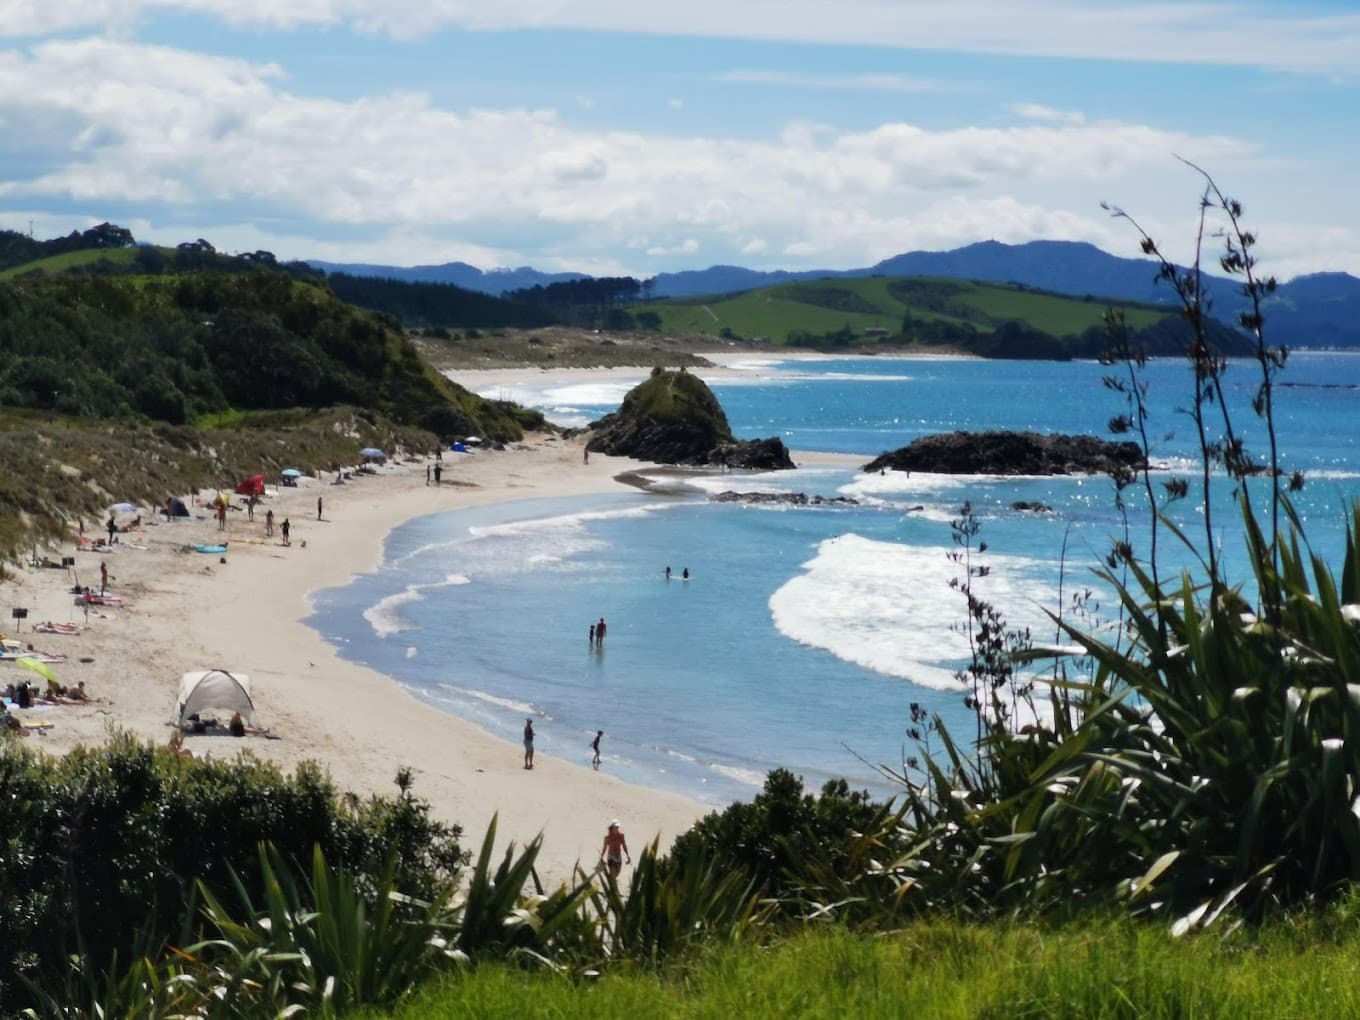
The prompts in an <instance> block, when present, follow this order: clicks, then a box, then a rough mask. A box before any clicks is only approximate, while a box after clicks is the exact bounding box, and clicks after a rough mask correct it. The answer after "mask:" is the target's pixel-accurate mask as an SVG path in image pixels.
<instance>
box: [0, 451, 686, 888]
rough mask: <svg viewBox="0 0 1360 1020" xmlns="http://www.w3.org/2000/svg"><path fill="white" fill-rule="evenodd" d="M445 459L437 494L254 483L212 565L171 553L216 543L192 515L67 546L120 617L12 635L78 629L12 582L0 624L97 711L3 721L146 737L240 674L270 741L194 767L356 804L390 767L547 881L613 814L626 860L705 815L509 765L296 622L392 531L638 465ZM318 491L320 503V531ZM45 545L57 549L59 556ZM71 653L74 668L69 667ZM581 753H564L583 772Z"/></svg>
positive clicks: (557, 770) (600, 782)
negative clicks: (204, 676)
mask: <svg viewBox="0 0 1360 1020" xmlns="http://www.w3.org/2000/svg"><path fill="white" fill-rule="evenodd" d="M444 466H445V469H446V470H445V474H444V481H445V483H446V484H444V485H443V486H441V487H438V488H436V487H427V486H426V484H425V464H424V462H421V463H419V464H415V463H411V464H400V465H392V466H389V467H385V468H382V469H381V470H380V472H379V474H378V475H376V476H359V477H357V478H356V479H354V480H353V481H351V482H349V483H347V484H345V485H341V486H335V485H330V484H326V483H324V482H318V481H316V480H313V479H303V480H302V481H301V484H300V485H299V487H298V488H296V489H294V488H280V489H278V490H277V491H274V490H272V489H271V490H270V494H269V497H268V498H267V499H266V500H265V502H264V503H263V504H262V505H261V506H260V507H259V508H258V509H257V511H256V514H255V520H254V522H250V521H247V520H246V514H245V513H244V512H231V513H229V514H228V532H227V535H226V538H227V539H228V540H229V543H230V552H229V553H228V555H227V556H226V560H227V562H226V563H220V562H219V557H218V556H215V555H204V554H199V553H196V552H184V551H182V550H183V548H184V546H186V545H188V544H197V543H201V542H203V543H215V542H217V541H218V540H219V539H220V538H221V537H222V536H221V535H220V533H219V532H218V530H217V523H216V521H214V520H212V519H209V518H208V515H207V511H206V510H205V509H203V508H195V512H196V513H197V514H201V515H203V517H204V519H202V520H199V519H193V520H189V521H179V522H176V523H174V524H165V523H162V524H159V525H156V526H149V527H146V528H145V529H144V530H143V531H142V532H141V533H140V534H136V533H134V534H131V535H123V536H120V540H121V541H122V542H124V543H136V544H141V545H144V546H145V547H146V548H144V549H135V548H128V547H124V548H121V549H119V550H118V551H117V552H115V553H113V554H110V555H104V554H98V553H88V552H81V553H77V554H76V571H77V572H78V577H79V581H80V583H82V584H86V585H94V586H96V587H97V586H98V583H99V562H100V561H101V560H103V561H106V562H107V563H108V564H109V569H110V572H111V573H112V575H113V576H114V578H116V580H115V581H114V582H113V583H112V585H111V588H112V591H113V592H115V593H117V594H119V595H122V596H124V597H125V599H126V602H125V604H124V607H123V608H121V609H101V610H99V611H97V612H96V611H91V613H90V616H89V623H88V626H87V627H85V629H84V631H83V633H81V634H80V635H79V636H74V637H71V636H63V635H44V634H33V633H31V631H32V625H33V624H34V623H36V622H37V621H40V620H52V621H55V622H59V623H67V622H70V623H77V624H81V625H82V626H84V625H85V617H84V612H83V611H82V610H81V609H79V608H77V607H75V605H74V600H73V597H72V595H71V594H70V592H69V588H70V586H71V584H72V580H73V579H72V577H71V576H70V574H69V572H68V571H66V570H54V569H35V570H29V571H26V572H23V573H21V574H20V576H19V580H18V585H17V591H16V590H15V587H14V586H13V585H9V586H6V588H5V589H4V594H5V596H6V601H7V602H8V604H9V605H10V606H26V607H27V608H28V609H29V618H28V620H27V621H26V625H25V626H24V628H23V631H22V632H20V633H19V634H17V635H16V634H12V633H9V632H10V630H12V628H7V631H6V632H7V634H9V636H11V637H15V636H17V637H19V638H21V639H23V640H25V641H31V642H33V643H34V644H35V645H36V646H37V648H38V649H39V650H44V651H51V652H60V653H64V654H66V655H67V656H68V661H67V662H66V663H63V664H59V665H55V666H53V667H52V668H53V669H54V671H55V672H56V674H57V678H58V680H59V681H60V682H62V683H64V684H70V685H74V684H75V683H76V682H77V681H78V680H84V681H85V682H86V686H87V688H88V689H89V691H90V692H91V693H92V694H93V695H94V696H95V697H96V698H98V699H99V700H98V701H97V702H96V703H94V704H90V705H59V706H56V707H52V708H45V709H41V710H34V711H32V712H24V713H21V714H22V716H23V717H24V718H25V719H27V720H29V721H34V722H39V721H41V722H50V723H51V724H52V727H51V729H50V730H48V731H47V732H46V733H45V734H43V735H31V736H29V737H26V738H25V739H26V740H27V741H28V742H29V743H30V744H31V745H33V746H36V747H42V748H45V749H48V750H50V751H53V752H62V751H65V750H67V749H68V748H70V747H72V746H74V745H75V744H76V743H78V742H85V743H90V742H98V741H100V740H102V739H104V737H105V736H106V733H107V732H108V731H109V729H110V728H120V729H126V730H129V731H131V732H132V733H134V734H137V735H139V736H141V737H144V738H145V739H147V740H149V741H153V742H155V743H158V744H159V743H165V742H166V740H167V739H168V737H169V735H170V732H171V727H170V720H171V718H172V716H173V714H174V707H175V701H176V695H177V693H178V686H179V677H180V674H181V673H183V672H186V671H189V670H193V669H205V668H211V667H215V666H220V667H223V668H226V669H229V670H233V671H238V672H242V673H246V674H248V675H249V676H250V677H251V681H252V684H253V687H254V695H255V702H256V709H257V716H256V719H257V724H258V725H260V726H262V727H268V728H269V729H270V730H271V731H272V734H273V735H274V736H275V737H276V738H277V739H269V738H266V737H264V736H247V737H245V738H232V737H227V736H206V735H205V736H190V737H189V738H188V740H187V744H188V746H189V747H190V748H191V749H192V750H193V752H194V753H195V754H196V755H205V754H211V755H212V756H213V757H225V756H230V755H234V754H236V753H238V752H240V751H242V750H249V751H250V752H251V753H253V754H256V755H259V756H261V757H265V758H268V759H270V760H273V761H275V762H277V763H279V764H280V765H282V766H284V767H292V766H294V765H296V764H297V763H299V762H301V761H304V760H307V759H312V760H316V761H319V762H321V763H322V764H323V765H324V766H325V767H326V768H327V769H328V770H329V771H330V774H331V776H332V777H333V779H334V780H335V782H336V784H337V785H338V786H339V787H340V788H342V789H346V790H353V791H356V792H359V793H363V794H367V793H384V794H390V793H393V792H394V791H395V787H394V786H393V778H394V777H395V775H396V773H397V770H398V768H399V767H401V766H403V765H409V766H411V767H412V768H413V770H414V773H415V780H416V781H415V792H416V793H417V794H418V795H419V796H422V797H424V798H426V799H427V800H429V801H430V803H431V804H432V806H433V810H434V814H435V815H436V816H437V817H439V818H441V819H443V820H445V821H449V822H457V823H459V824H461V825H462V826H463V830H464V839H465V842H466V845H468V846H474V847H475V846H476V845H478V844H479V843H480V841H481V838H482V836H483V834H484V832H485V829H486V825H487V823H488V822H489V821H490V820H491V817H492V815H493V813H496V812H499V814H500V833H501V842H502V845H503V842H504V839H505V838H512V839H514V840H516V841H517V842H519V843H523V842H524V841H525V840H527V839H529V838H532V837H533V836H535V835H536V834H538V833H539V832H542V833H544V836H545V839H544V848H543V855H542V858H541V861H542V868H543V871H544V873H545V874H546V875H548V876H549V877H550V878H552V879H564V878H566V877H568V876H569V874H570V872H571V868H572V866H573V865H574V864H575V863H576V862H577V861H578V860H580V861H581V862H582V863H584V864H585V865H587V866H593V865H594V863H595V861H596V860H597V858H598V856H599V849H600V843H601V840H602V839H603V837H604V833H605V828H606V825H607V823H608V821H609V819H611V818H613V817H618V818H621V819H622V820H623V822H624V830H625V832H626V833H627V834H628V837H629V843H630V846H631V848H632V849H633V850H634V852H636V851H637V850H639V849H641V846H642V845H643V844H645V843H646V842H647V841H648V840H650V839H652V838H653V837H656V836H658V835H659V836H660V840H661V847H662V849H663V850H664V849H666V848H667V847H668V846H669V845H670V841H671V840H672V839H673V838H674V836H675V835H676V834H678V833H679V832H682V831H684V830H685V829H686V828H688V826H689V825H690V824H691V823H692V822H693V821H694V820H695V819H696V818H697V817H699V816H700V815H701V814H702V813H704V812H705V811H706V810H707V809H706V808H705V807H704V806H703V805H701V804H700V803H698V802H697V801H694V800H690V799H687V798H685V797H681V796H677V795H675V794H670V793H664V792H660V791H657V790H651V789H646V788H643V787H639V786H634V785H630V784H627V783H624V782H621V781H619V780H617V779H615V778H613V777H612V776H610V775H609V773H608V767H607V766H608V759H607V758H606V767H605V769H604V770H603V771H601V772H593V771H591V770H590V769H589V768H585V767H582V766H578V765H574V764H568V763H566V762H563V761H559V760H554V759H552V758H549V757H548V756H546V755H544V754H541V753H540V754H538V755H537V757H536V765H535V768H534V769H533V770H532V771H526V770H525V769H524V768H523V751H522V748H521V747H520V745H519V744H518V743H509V742H506V741H503V740H500V739H498V738H495V737H492V736H489V735H488V734H486V733H484V732H482V731H481V730H479V729H478V728H477V727H475V726H473V725H471V724H469V723H466V722H464V721H462V720H459V719H457V718H455V717H453V716H450V715H447V714H445V713H443V712H440V711H438V710H436V709H433V708H431V707H429V706H427V705H425V704H423V703H421V702H419V701H417V700H416V699H415V698H414V697H412V696H410V695H409V694H407V693H406V692H405V691H404V690H403V689H402V688H400V687H399V686H398V685H397V684H396V683H395V682H394V681H393V680H391V679H389V678H387V677H386V676H383V675H381V674H379V673H376V672H374V671H373V670H370V669H367V668H365V667H362V666H358V665H354V664H352V663H349V662H345V661H344V660H342V659H340V658H339V657H338V656H337V655H336V654H335V653H334V652H333V651H332V650H331V648H330V647H329V646H328V645H327V644H326V643H325V642H324V641H323V640H322V639H321V637H320V636H319V635H318V634H317V633H316V632H315V631H313V630H312V629H310V628H309V627H307V626H306V625H304V624H303V623H302V622H301V621H302V619H303V618H305V617H306V616H307V615H308V613H309V608H308V604H307V596H308V593H309V592H311V591H313V590H318V589H323V588H329V587H333V586H336V585H341V584H344V583H345V582H346V581H347V580H348V579H349V578H351V577H353V576H354V575H356V574H357V573H361V572H364V571H367V570H370V569H372V568H373V567H375V566H376V565H377V564H378V563H379V561H380V557H381V546H382V541H383V538H384V537H385V536H386V534H387V533H388V532H389V531H390V530H391V529H392V528H393V527H395V526H396V525H398V524H400V523H402V522H403V521H406V520H408V519H410V518H412V517H415V516H419V515H421V514H425V513H432V512H436V511H442V510H448V509H451V508H457V507H466V506H472V505H475V504H483V503H489V502H494V501H500V500H509V499H526V498H536V497H545V496H569V495H575V494H586V493H593V492H605V491H609V490H610V489H612V488H615V487H617V486H618V485H619V483H618V482H616V481H615V480H614V475H616V474H618V473H620V472H623V471H626V470H633V469H636V468H638V467H639V466H641V465H639V463H638V462H636V461H631V460H624V459H621V458H609V457H604V456H599V455H595V456H592V457H591V459H590V464H589V465H584V464H583V463H582V457H581V440H580V439H577V440H575V441H564V440H557V439H546V438H544V437H533V438H532V439H530V440H528V441H526V443H524V444H518V445H517V446H516V447H515V448H512V449H507V450H505V451H500V452H478V453H476V454H475V455H472V456H458V455H454V454H450V455H449V456H447V457H445V459H444ZM328 480H329V479H328ZM328 480H327V481H328ZM450 482H454V483H462V484H449V483H450ZM204 495H205V498H207V497H209V496H210V495H211V493H205V494H204ZM318 495H320V496H321V497H322V498H323V499H324V500H325V503H324V514H323V517H324V519H323V520H321V521H318V520H317V519H316V500H317V497H318ZM267 508H272V509H273V510H274V513H275V515H276V518H277V520H278V521H279V522H281V521H282V520H283V518H284V517H288V518H290V520H291V524H292V546H291V548H283V547H282V546H281V544H280V542H279V539H278V537H277V536H276V537H275V538H274V539H272V540H266V539H265V537H264V515H265V510H266V509H267ZM143 519H144V520H149V519H150V518H149V517H148V516H147V515H145V514H144V515H143ZM61 552H64V553H65V554H66V555H70V554H71V552H72V549H71V546H70V545H67V546H66V547H65V548H64V549H63V550H61ZM51 554H52V555H53V556H58V557H59V555H60V553H59V552H58V551H57V550H52V551H51ZM7 615H8V614H7ZM9 622H10V621H9V620H8V619H6V621H5V623H6V624H8V623H9ZM81 657H87V658H91V659H93V661H92V662H89V663H81V662H79V661H78V659H79V658H81ZM29 677H30V674H28V673H27V672H26V671H24V670H22V669H21V668H19V667H17V666H14V665H13V664H9V663H5V664H3V665H0V682H3V683H10V682H17V681H18V680H19V679H21V678H29ZM34 679H36V678H34ZM585 753H586V749H585V748H584V747H583V748H582V760H584V757H585Z"/></svg>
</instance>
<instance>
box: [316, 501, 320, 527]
mask: <svg viewBox="0 0 1360 1020" xmlns="http://www.w3.org/2000/svg"><path fill="white" fill-rule="evenodd" d="M316 519H317V520H318V521H319V520H321V497H320V496H317V497H316Z"/></svg>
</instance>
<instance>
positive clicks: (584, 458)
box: [581, 446, 590, 464]
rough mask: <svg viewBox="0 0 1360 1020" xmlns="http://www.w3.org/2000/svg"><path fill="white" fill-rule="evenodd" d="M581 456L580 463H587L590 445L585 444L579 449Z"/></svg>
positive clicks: (588, 461)
mask: <svg viewBox="0 0 1360 1020" xmlns="http://www.w3.org/2000/svg"><path fill="white" fill-rule="evenodd" d="M581 457H582V463H585V464H589V463H590V447H588V446H587V447H586V448H585V449H584V450H582V451H581Z"/></svg>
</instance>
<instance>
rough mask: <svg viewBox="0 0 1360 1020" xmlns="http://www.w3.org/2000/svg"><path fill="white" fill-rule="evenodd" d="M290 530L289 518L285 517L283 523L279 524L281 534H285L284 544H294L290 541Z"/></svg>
mask: <svg viewBox="0 0 1360 1020" xmlns="http://www.w3.org/2000/svg"><path fill="white" fill-rule="evenodd" d="M288 530H289V529H288V518H287V517H285V518H284V519H283V523H282V524H280V525H279V534H280V535H282V536H283V544H284V545H292V544H293V543H292V542H290V541H288Z"/></svg>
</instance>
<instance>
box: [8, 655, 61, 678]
mask: <svg viewBox="0 0 1360 1020" xmlns="http://www.w3.org/2000/svg"><path fill="white" fill-rule="evenodd" d="M14 664H15V665H16V666H23V667H24V669H27V670H32V671H33V672H34V673H37V674H38V676H40V677H42V678H43V679H44V680H46V681H47V682H48V683H52V684H54V683H56V682H57V677H56V674H54V673H53V672H52V668H51V667H50V666H48V665H47V663H45V662H43V661H42V660H41V659H35V658H33V657H32V656H28V655H21V656H20V657H19V658H17V659H15V660H14Z"/></svg>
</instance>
